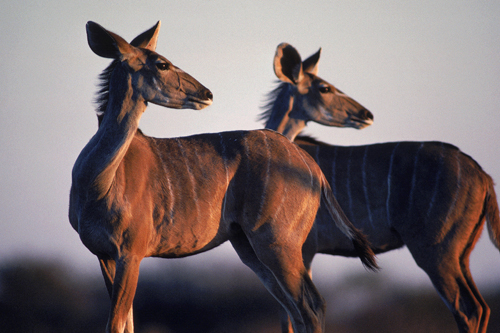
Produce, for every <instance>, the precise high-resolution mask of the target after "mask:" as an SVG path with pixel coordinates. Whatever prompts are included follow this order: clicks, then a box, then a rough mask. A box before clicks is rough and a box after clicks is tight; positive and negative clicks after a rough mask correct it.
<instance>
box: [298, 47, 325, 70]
mask: <svg viewBox="0 0 500 333" xmlns="http://www.w3.org/2000/svg"><path fill="white" fill-rule="evenodd" d="M320 54H321V47H320V48H319V50H318V52H316V53H314V54H313V55H312V56H310V57H309V58H307V59H306V60H304V61H303V62H302V69H303V71H304V72H306V73H310V74H314V75H318V62H319V56H320Z"/></svg>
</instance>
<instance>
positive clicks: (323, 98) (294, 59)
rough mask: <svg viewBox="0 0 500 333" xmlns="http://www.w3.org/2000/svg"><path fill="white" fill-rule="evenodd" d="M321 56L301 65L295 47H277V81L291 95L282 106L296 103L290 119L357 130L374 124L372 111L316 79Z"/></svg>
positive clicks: (305, 61)
mask: <svg viewBox="0 0 500 333" xmlns="http://www.w3.org/2000/svg"><path fill="white" fill-rule="evenodd" d="M320 53H321V49H319V50H318V52H316V53H315V54H313V55H312V56H310V57H309V58H307V59H306V60H304V61H303V62H302V60H301V57H300V55H299V53H298V52H297V50H296V49H295V48H294V47H293V46H291V45H289V44H286V43H282V44H280V45H278V47H277V49H276V54H275V56H274V72H275V74H276V76H277V77H278V79H280V80H281V81H282V82H284V83H286V85H285V86H287V89H288V91H289V94H290V97H289V98H283V99H282V101H283V103H293V107H292V111H291V112H290V113H289V114H288V117H289V118H294V119H301V120H304V121H305V122H307V121H310V120H312V121H314V122H317V123H320V124H323V125H327V126H337V127H354V128H357V129H361V128H365V127H367V126H369V125H371V124H372V123H373V115H372V113H371V112H370V111H368V110H367V109H366V108H365V107H363V106H362V105H361V104H359V103H358V102H356V101H355V100H354V99H352V98H351V97H349V96H347V95H346V94H344V93H343V92H341V91H340V90H338V89H337V88H335V87H334V86H333V85H332V84H330V83H328V82H327V81H325V80H323V79H321V78H320V77H319V76H317V72H318V61H319V57H320ZM282 89H285V87H284V86H283V87H282ZM292 98H293V100H292V102H290V101H291V99H292ZM276 107H278V106H276ZM286 107H287V106H286V105H284V106H283V108H286Z"/></svg>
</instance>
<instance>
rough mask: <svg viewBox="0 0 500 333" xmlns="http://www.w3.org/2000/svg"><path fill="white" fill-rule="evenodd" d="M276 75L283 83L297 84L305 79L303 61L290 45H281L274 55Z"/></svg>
mask: <svg viewBox="0 0 500 333" xmlns="http://www.w3.org/2000/svg"><path fill="white" fill-rule="evenodd" d="M274 73H275V74H276V76H277V77H278V79H280V80H281V81H285V82H288V83H292V84H297V83H298V82H300V81H301V80H302V78H303V77H304V73H303V71H302V59H301V58H300V54H299V52H297V50H296V49H295V48H294V47H293V46H292V45H290V44H287V43H281V44H280V45H278V47H277V48H276V53H275V55H274Z"/></svg>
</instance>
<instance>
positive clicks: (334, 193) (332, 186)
mask: <svg viewBox="0 0 500 333" xmlns="http://www.w3.org/2000/svg"><path fill="white" fill-rule="evenodd" d="M333 154H334V155H333V161H332V179H331V180H330V187H331V188H332V192H333V195H334V196H335V197H337V186H336V185H337V182H336V179H335V176H336V172H335V167H336V164H337V146H335V148H334V151H333Z"/></svg>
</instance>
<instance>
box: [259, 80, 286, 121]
mask: <svg viewBox="0 0 500 333" xmlns="http://www.w3.org/2000/svg"><path fill="white" fill-rule="evenodd" d="M276 84H277V85H276V87H275V88H274V89H273V90H271V91H270V92H269V93H268V94H267V96H266V101H265V104H264V106H262V107H261V108H262V109H263V110H264V111H262V113H261V114H260V115H259V117H258V120H259V121H263V122H264V123H266V124H267V123H268V122H269V120H270V118H271V115H272V114H273V112H276V111H275V108H276V107H275V105H280V104H282V103H280V102H281V100H282V99H283V98H284V97H285V96H288V94H285V92H288V89H289V85H290V84H289V83H286V82H282V81H276ZM287 102H288V101H287ZM285 111H286V110H285Z"/></svg>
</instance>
